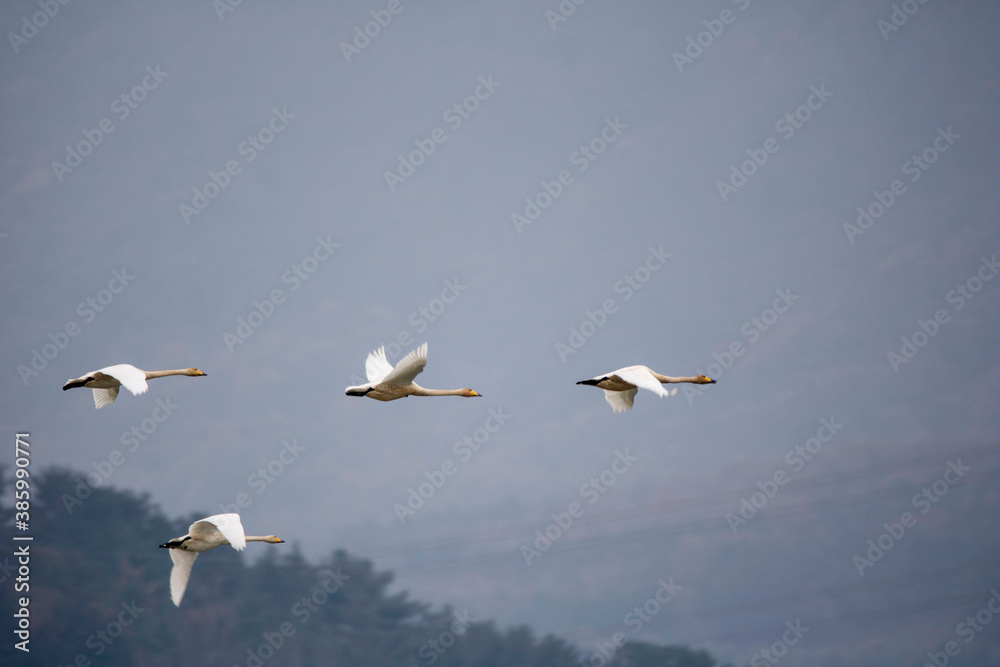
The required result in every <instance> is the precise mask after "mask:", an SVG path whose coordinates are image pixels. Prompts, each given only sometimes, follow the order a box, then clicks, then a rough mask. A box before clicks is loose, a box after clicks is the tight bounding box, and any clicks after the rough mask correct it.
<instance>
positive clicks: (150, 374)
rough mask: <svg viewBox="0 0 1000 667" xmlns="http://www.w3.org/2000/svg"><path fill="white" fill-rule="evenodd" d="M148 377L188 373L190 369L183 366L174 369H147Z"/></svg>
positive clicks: (151, 378)
mask: <svg viewBox="0 0 1000 667" xmlns="http://www.w3.org/2000/svg"><path fill="white" fill-rule="evenodd" d="M145 373H146V379H147V380H153V379H155V378H162V377H167V376H168V375H187V374H188V369H186V368H181V369H178V370H173V371H145Z"/></svg>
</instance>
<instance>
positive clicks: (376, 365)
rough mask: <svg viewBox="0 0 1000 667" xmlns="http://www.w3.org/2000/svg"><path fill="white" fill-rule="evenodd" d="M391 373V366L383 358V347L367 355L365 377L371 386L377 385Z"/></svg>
mask: <svg viewBox="0 0 1000 667" xmlns="http://www.w3.org/2000/svg"><path fill="white" fill-rule="evenodd" d="M391 372H392V364H390V363H389V360H388V359H386V358H385V346H383V347H380V348H379V349H377V350H375V351H374V352H369V353H368V360H367V361H365V375H367V376H368V381H369V382H370V383H372V384H378V383H379V382H381V381H382V379H383V378H385V376H386V375H388V374H389V373H391Z"/></svg>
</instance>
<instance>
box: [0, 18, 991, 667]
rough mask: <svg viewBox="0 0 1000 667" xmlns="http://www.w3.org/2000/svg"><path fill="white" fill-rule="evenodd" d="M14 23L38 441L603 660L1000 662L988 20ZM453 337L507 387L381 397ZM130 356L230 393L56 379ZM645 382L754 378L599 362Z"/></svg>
mask: <svg viewBox="0 0 1000 667" xmlns="http://www.w3.org/2000/svg"><path fill="white" fill-rule="evenodd" d="M46 7H48V11H49V13H50V14H52V13H54V15H52V16H49V15H46V14H45V11H46V9H45V8H46ZM574 7H575V9H573V8H574ZM560 8H562V9H561V10H560ZM56 9H57V10H58V11H56ZM570 9H573V11H572V13H570V11H569V10H570ZM0 12H2V20H0V24H2V26H3V28H4V32H5V34H6V44H5V46H4V47H3V48H4V49H6V51H5V53H4V55H3V57H2V59H0V63H2V64H0V66H2V68H3V78H2V87H0V99H2V104H3V110H4V112H3V119H4V122H3V124H2V129H0V141H2V167H0V168H2V181H0V182H2V194H0V207H2V221H0V234H2V236H0V266H2V276H3V280H2V285H3V286H2V290H3V310H2V317H3V326H4V333H5V335H4V337H3V342H2V343H0V345H2V351H3V359H4V367H5V372H4V374H3V375H2V377H3V380H2V382H3V396H4V399H5V400H4V402H3V409H2V410H3V418H2V420H0V421H2V424H3V425H4V431H5V432H6V433H7V437H8V438H11V439H12V434H13V433H14V432H15V430H22V431H24V430H27V431H30V432H31V434H32V437H33V439H34V445H33V446H34V447H35V448H36V449H35V456H36V458H35V460H34V463H33V465H35V466H39V467H40V468H42V467H45V466H49V465H62V466H72V467H74V468H76V469H78V470H87V471H93V472H95V474H100V473H99V472H98V471H103V472H104V474H105V477H106V479H103V480H101V483H102V484H110V485H114V486H117V487H120V488H127V489H134V490H137V491H144V492H148V493H150V494H151V496H152V498H153V499H154V501H156V502H157V503H159V504H160V505H161V506H162V508H163V509H164V511H165V512H167V513H168V514H170V515H171V516H186V515H189V514H192V513H196V514H198V515H200V516H204V515H206V514H213V513H216V512H218V511H222V510H221V509H220V508H224V507H227V506H229V507H232V505H233V504H234V503H236V502H237V501H238V500H240V499H242V500H243V501H244V502H243V504H244V507H243V508H242V509H240V512H241V514H242V516H243V523H244V525H245V526H246V527H247V530H248V531H249V532H256V533H260V532H262V531H263V533H265V534H266V533H269V532H275V533H277V534H279V535H281V536H282V537H283V538H285V539H286V540H289V541H291V542H296V543H298V544H299V545H300V546H301V548H302V549H303V551H304V552H305V553H306V554H307V555H308V556H309V557H310V558H313V559H316V558H319V557H320V556H321V555H323V554H326V553H328V552H329V551H330V550H331V549H334V548H337V547H344V548H347V549H349V550H350V551H352V552H353V553H356V554H357V555H359V556H364V557H369V558H372V559H373V560H374V561H375V563H376V565H377V567H379V568H382V569H392V570H393V571H395V572H396V573H397V575H398V578H397V585H398V587H399V588H400V589H407V590H410V591H412V592H413V594H414V595H416V596H417V597H419V598H421V599H425V600H428V601H432V602H434V603H436V604H442V603H445V602H452V603H453V604H455V605H456V606H457V607H458V608H459V609H468V610H469V611H470V612H471V613H472V615H473V616H474V617H476V618H480V619H488V618H493V619H497V621H498V622H499V623H501V624H502V625H508V624H514V623H530V624H532V625H533V626H534V627H535V628H537V629H538V630H540V631H554V632H558V633H560V634H562V635H564V636H566V637H568V638H570V639H572V640H574V641H577V642H579V644H580V646H581V647H583V648H584V650H586V651H588V652H589V651H592V650H595V648H594V642H607V641H609V640H610V638H611V637H612V636H613V635H614V633H615V632H623V633H625V635H626V636H627V637H628V638H629V639H643V640H647V641H656V642H671V643H673V642H677V643H687V644H689V645H692V646H696V647H700V648H707V649H709V650H710V651H712V652H713V653H715V654H717V655H718V656H719V657H721V658H723V659H728V660H732V661H734V662H736V663H737V664H741V665H744V664H750V663H751V662H752V661H754V662H755V664H762V663H760V661H761V660H765V661H766V658H765V657H763V654H761V653H760V651H761V650H762V649H765V648H767V649H768V650H769V651H770V650H772V648H773V645H775V644H776V643H777V649H774V650H776V651H778V652H783V654H782V657H781V660H782V664H791V665H794V664H800V665H805V664H809V665H844V664H852V663H859V664H875V663H876V662H879V663H880V664H890V663H893V664H903V663H905V664H922V661H926V660H927V659H928V658H927V653H928V652H931V653H933V652H935V651H943V650H944V647H945V646H946V643H947V642H949V641H954V642H956V644H955V646H956V647H958V648H959V649H960V656H961V659H962V660H965V661H966V662H964V663H961V664H977V662H976V661H977V660H978V661H980V662H985V661H994V662H995V661H996V660H998V659H1000V639H998V637H1000V635H998V633H997V627H998V626H997V625H996V624H994V625H992V626H986V627H985V628H983V629H982V630H981V631H973V630H970V627H971V626H963V625H961V623H963V622H964V621H963V619H965V618H966V617H967V616H970V615H971V616H973V617H975V615H976V613H977V612H978V611H979V610H981V609H983V608H986V605H987V603H988V601H989V600H990V597H991V588H992V587H994V586H996V585H997V581H998V579H997V569H996V568H997V566H998V565H1000V562H998V561H997V560H996V554H997V548H998V546H1000V538H998V533H997V530H996V516H997V512H998V511H1000V479H998V474H1000V464H998V461H997V458H996V455H997V452H998V450H997V439H998V433H1000V410H998V403H1000V353H998V348H997V340H998V338H997V333H998V328H1000V327H998V325H1000V308H998V305H1000V279H998V278H997V276H996V274H997V272H998V270H1000V268H998V266H997V257H998V255H1000V234H998V225H997V222H998V210H997V192H998V178H997V175H998V170H997V166H998V156H1000V152H998V145H1000V143H998V139H1000V124H998V123H997V119H998V118H1000V113H998V112H1000V104H998V101H1000V99H998V95H1000V87H998V86H997V83H998V80H1000V57H998V56H1000V42H998V41H997V39H996V35H997V31H998V28H1000V7H998V6H997V5H996V4H995V3H986V2H950V3H945V2H928V3H924V4H920V3H917V2H916V1H915V0H907V1H906V2H897V3H891V2H876V3H870V2H860V1H853V2H852V1H845V2H835V3H809V4H793V3H782V6H781V7H780V8H776V7H774V6H773V5H767V4H765V3H758V2H757V1H756V0H738V1H733V2H730V1H729V0H718V1H717V2H713V3H701V2H671V3H661V2H641V1H631V2H624V1H621V2H620V1H612V0H591V1H590V2H586V3H584V4H582V5H579V6H577V5H575V4H574V3H572V2H570V1H569V0H564V1H563V2H562V3H560V2H557V0H545V1H535V0H524V1H514V2H504V3H499V2H498V3H488V4H487V3H464V2H429V1H424V2H416V1H413V0H400V1H397V0H391V1H388V2H370V3H361V2H347V3H319V2H315V3H305V2H300V3H282V4H281V5H280V6H279V5H277V4H276V3H264V2H257V1H255V0H246V1H244V2H242V3H241V4H239V5H237V6H231V5H229V4H225V0H218V1H217V2H215V3H213V2H210V1H209V0H198V1H197V2H194V1H192V2H176V3H169V4H165V5H164V4H161V5H152V6H151V5H149V4H148V3H111V2H86V3H84V2H74V3H69V4H67V5H60V4H58V3H55V2H52V3H50V4H46V3H45V2H28V1H26V0H18V1H17V2H8V3H4V5H3V8H2V9H0ZM560 12H563V13H565V14H568V16H565V15H564V14H563V13H560ZM563 19H565V20H563ZM424 341H427V342H428V343H429V355H428V358H429V361H428V365H427V368H426V370H425V371H424V373H423V374H422V375H421V376H420V378H419V379H418V381H419V382H421V384H423V385H424V386H428V387H434V388H456V387H471V388H473V389H475V390H476V391H478V392H480V393H481V394H482V395H483V397H482V398H478V399H464V398H440V399H421V398H414V399H413V400H412V401H411V400H409V399H406V400H401V401H396V402H393V403H380V402H376V401H372V400H368V399H360V398H351V397H347V396H345V395H344V387H346V386H348V385H351V384H356V383H358V382H359V381H360V380H361V378H363V375H364V368H365V358H366V355H367V354H368V353H369V352H370V351H371V350H372V349H374V348H376V347H378V346H379V345H382V344H386V345H388V346H389V350H388V352H389V356H390V360H391V361H393V362H394V361H396V360H397V359H398V358H399V357H401V356H402V355H403V354H405V353H406V352H408V351H409V350H410V349H412V348H413V347H415V346H416V345H419V344H420V343H423V342H424ZM393 343H395V344H394V345H393ZM118 363H131V364H135V365H136V366H139V367H140V368H144V369H149V370H152V369H172V368H184V367H188V366H197V367H198V368H200V369H202V370H203V371H205V372H206V373H207V374H208V376H207V377H205V378H165V379H159V380H156V381H154V382H153V383H151V384H150V390H149V392H148V393H147V394H145V395H143V396H140V397H135V396H132V395H130V394H127V393H123V395H122V396H120V397H119V399H118V400H117V402H115V403H114V404H113V405H111V406H109V407H106V408H104V409H102V410H100V411H95V409H94V405H93V400H92V398H91V396H90V393H91V392H89V391H87V390H80V389H77V390H73V391H70V392H65V393H64V392H62V391H61V390H60V388H61V386H62V384H63V383H64V382H65V381H66V379H67V378H73V377H78V376H80V375H82V374H84V373H86V372H89V371H92V370H95V369H98V368H102V367H104V366H109V365H112V364H118ZM637 363H641V364H646V365H649V366H651V367H653V368H654V369H656V370H658V371H660V372H662V373H665V374H670V375H693V374H696V373H700V372H701V373H708V374H709V375H712V377H714V378H716V379H717V380H718V384H716V385H712V386H709V387H706V388H704V391H697V392H692V391H690V390H688V391H682V392H680V393H678V394H677V395H676V396H674V397H672V398H668V399H661V398H658V397H656V396H654V395H652V394H650V393H649V392H641V393H640V395H639V396H638V397H637V398H636V403H635V408H634V409H633V410H632V411H631V412H630V413H628V414H624V415H621V414H614V413H612V411H611V408H610V406H609V405H608V404H607V403H606V402H605V401H604V398H603V395H602V392H600V391H598V390H596V389H594V388H591V387H585V386H576V385H575V384H574V383H575V382H576V381H578V380H582V379H584V378H589V377H592V376H595V375H598V374H600V373H604V372H607V371H611V370H613V369H616V368H620V367H622V366H627V365H631V364H637ZM157 420H159V421H157ZM115 452H119V453H118V454H115ZM112 459H113V460H114V461H117V462H118V465H114V464H112V463H111V462H110V461H111V460H112ZM269 470H270V471H269ZM592 480H593V481H592ZM602 480H603V481H602ZM421 484H423V487H421ZM435 484H436V486H435ZM411 490H412V493H411ZM421 491H422V492H423V494H424V495H425V496H428V497H427V498H422V500H423V504H422V505H419V502H418V501H416V500H415V498H416V496H418V495H419V494H420V493H421ZM755 493H756V494H757V495H754V494H755ZM240 494H244V495H243V496H241V495H240ZM408 503H410V506H409V507H408V505H407V504H408ZM418 505H419V506H418ZM755 505H756V507H755ZM397 506H398V507H397ZM413 506H417V507H416V509H415V510H413V512H412V514H411V513H409V512H406V511H402V509H401V508H404V507H407V508H408V509H411V508H412V507H413ZM741 511H742V515H741V514H740V512H741ZM907 513H908V514H907ZM727 517H728V518H727ZM570 520H572V523H571V524H569V521H570ZM742 521H745V523H741V522H742ZM559 523H563V524H564V526H563V527H560V526H559V525H558V524H559ZM904 523H905V524H908V525H904ZM536 530H537V531H539V533H536ZM546 531H548V533H549V535H550V537H551V536H554V537H555V539H554V541H553V542H552V543H551V546H547V543H546V542H544V541H543V540H540V539H539V538H538V534H543V535H544V534H545V533H546ZM169 537H171V536H169V535H167V536H164V539H166V538H169ZM869 540H871V541H872V542H871V543H869ZM879 544H881V545H883V548H882V549H879V548H878V547H879ZM152 546H154V547H155V545H152ZM873 546H874V547H875V548H874V549H873ZM885 546H888V550H885V549H884V547H885ZM542 547H546V548H545V550H544V551H543V550H542ZM531 550H535V552H536V555H533V554H532V551H531ZM883 550H884V554H882V551H883ZM869 552H870V553H869ZM880 554H882V555H881V557H878V556H880ZM251 557H252V554H251ZM528 561H530V563H529V562H528ZM169 567H170V563H169V559H164V576H165V577H166V573H167V572H168V571H169ZM661 580H662V581H663V582H666V583H667V584H670V583H671V582H672V584H673V585H675V586H679V587H680V588H678V589H676V591H675V594H674V595H673V597H671V598H670V600H669V602H667V603H665V604H664V605H663V606H662V608H661V605H660V603H659V602H656V594H657V591H658V590H660V589H661V587H662V586H663V584H661V583H660V582H661ZM662 590H666V589H662ZM164 595H166V592H165V590H164ZM665 595H666V594H665V593H664V592H662V591H661V593H660V596H661V598H663V597H665ZM649 600H653V602H655V604H652V603H647V601H649ZM644 604H646V611H644V612H643V614H640V615H636V614H635V611H634V609H635V607H637V606H639V607H641V606H642V605H644ZM652 609H655V613H652V612H650V610H652ZM629 614H632V615H631V616H630V615H629ZM637 619H638V620H637ZM797 623H798V624H800V625H796V624H797ZM786 624H791V625H786ZM789 627H796V628H799V627H803V628H808V630H801V629H800V630H797V631H796V632H793V631H791V630H789ZM969 633H971V637H970V635H969ZM786 640H794V644H792V643H791V641H788V642H787V643H786V644H784V645H782V644H781V642H786ZM769 647H770V648H769ZM955 660H956V662H958V661H959V658H956V659H955Z"/></svg>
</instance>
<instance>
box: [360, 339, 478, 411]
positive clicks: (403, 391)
mask: <svg viewBox="0 0 1000 667" xmlns="http://www.w3.org/2000/svg"><path fill="white" fill-rule="evenodd" d="M426 365H427V343H424V344H423V345H421V346H420V347H418V348H417V349H415V350H411V351H410V353H409V354H408V355H406V356H405V357H403V358H402V359H400V360H399V362H398V363H397V364H396V365H395V367H393V366H392V364H390V363H389V360H388V359H386V358H385V347H384V346H383V347H380V348H379V349H377V350H375V351H374V352H371V353H369V354H368V360H367V361H366V362H365V375H367V376H368V383H367V384H359V385H356V386H353V387H348V388H347V390H346V391H347V395H348V396H367V397H368V398H374V399H375V400H377V401H394V400H396V399H397V398H404V397H406V396H465V397H468V398H471V397H473V396H479V394H478V393H476V392H474V391H472V390H471V389H468V388H465V389H425V388H424V387H421V386H420V385H418V384H417V383H416V382H414V381H413V380H414V378H416V377H417V376H418V375H420V372H421V371H422V370H424V366H426Z"/></svg>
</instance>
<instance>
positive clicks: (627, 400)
mask: <svg viewBox="0 0 1000 667" xmlns="http://www.w3.org/2000/svg"><path fill="white" fill-rule="evenodd" d="M638 392H639V390H638V389H626V390H625V391H612V390H610V389H605V390H604V400H606V401H607V402H608V403H610V404H611V409H612V410H614V411H615V412H628V411H629V410H631V409H632V401H634V400H635V395H636V394H637V393H638Z"/></svg>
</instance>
